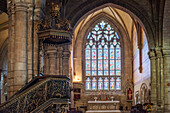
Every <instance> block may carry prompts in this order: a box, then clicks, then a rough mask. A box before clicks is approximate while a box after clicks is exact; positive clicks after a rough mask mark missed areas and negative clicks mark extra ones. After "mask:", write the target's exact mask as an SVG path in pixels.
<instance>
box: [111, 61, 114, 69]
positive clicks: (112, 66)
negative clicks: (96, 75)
mask: <svg viewBox="0 0 170 113" xmlns="http://www.w3.org/2000/svg"><path fill="white" fill-rule="evenodd" d="M110 70H114V60H110Z"/></svg>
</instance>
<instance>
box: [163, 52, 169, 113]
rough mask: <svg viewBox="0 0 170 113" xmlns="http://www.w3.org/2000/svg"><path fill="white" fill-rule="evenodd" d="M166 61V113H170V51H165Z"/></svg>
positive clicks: (164, 84) (164, 57)
mask: <svg viewBox="0 0 170 113" xmlns="http://www.w3.org/2000/svg"><path fill="white" fill-rule="evenodd" d="M163 59H164V64H163V66H164V83H162V84H163V86H164V94H165V95H164V113H170V62H169V61H170V49H163Z"/></svg>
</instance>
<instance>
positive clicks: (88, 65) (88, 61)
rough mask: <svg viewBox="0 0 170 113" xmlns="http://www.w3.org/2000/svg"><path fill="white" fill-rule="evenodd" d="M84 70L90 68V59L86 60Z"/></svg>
mask: <svg viewBox="0 0 170 113" xmlns="http://www.w3.org/2000/svg"><path fill="white" fill-rule="evenodd" d="M86 70H90V60H86Z"/></svg>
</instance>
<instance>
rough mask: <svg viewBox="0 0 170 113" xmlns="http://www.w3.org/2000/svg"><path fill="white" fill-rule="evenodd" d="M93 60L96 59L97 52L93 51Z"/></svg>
mask: <svg viewBox="0 0 170 113" xmlns="http://www.w3.org/2000/svg"><path fill="white" fill-rule="evenodd" d="M92 59H96V50H92Z"/></svg>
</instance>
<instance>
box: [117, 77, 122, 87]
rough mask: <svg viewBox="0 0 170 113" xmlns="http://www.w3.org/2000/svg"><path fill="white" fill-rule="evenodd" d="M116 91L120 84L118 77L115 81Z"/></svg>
mask: <svg viewBox="0 0 170 113" xmlns="http://www.w3.org/2000/svg"><path fill="white" fill-rule="evenodd" d="M116 89H117V90H120V89H121V82H120V78H119V77H118V78H117V79H116Z"/></svg>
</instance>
